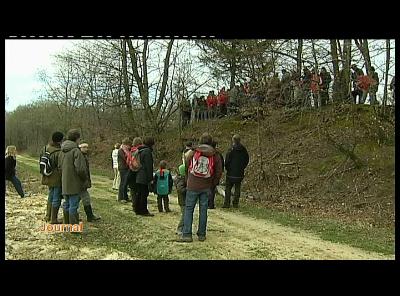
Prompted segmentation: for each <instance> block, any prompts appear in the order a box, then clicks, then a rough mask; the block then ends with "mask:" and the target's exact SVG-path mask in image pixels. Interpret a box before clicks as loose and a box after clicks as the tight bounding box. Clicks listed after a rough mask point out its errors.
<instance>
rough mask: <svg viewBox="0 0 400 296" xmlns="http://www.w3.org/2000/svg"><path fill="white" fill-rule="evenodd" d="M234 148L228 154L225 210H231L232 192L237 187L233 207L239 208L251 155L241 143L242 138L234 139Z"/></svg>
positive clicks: (235, 136)
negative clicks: (241, 190)
mask: <svg viewBox="0 0 400 296" xmlns="http://www.w3.org/2000/svg"><path fill="white" fill-rule="evenodd" d="M232 142H233V143H232V147H231V148H230V149H229V151H228V152H227V153H226V157H225V169H226V182H225V183H226V185H225V201H224V205H223V206H222V207H223V208H229V207H230V204H231V191H232V187H233V186H235V193H234V198H233V202H232V205H233V207H234V208H238V207H239V198H240V186H241V184H242V180H243V178H244V170H245V168H246V167H247V165H248V164H249V154H248V153H247V150H246V147H244V146H243V145H242V144H241V143H240V136H239V135H234V136H233V137H232Z"/></svg>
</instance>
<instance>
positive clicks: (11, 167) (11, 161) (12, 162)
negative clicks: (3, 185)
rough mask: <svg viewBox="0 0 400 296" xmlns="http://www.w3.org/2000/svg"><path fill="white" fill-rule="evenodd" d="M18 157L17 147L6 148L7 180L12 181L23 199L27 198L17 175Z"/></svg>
mask: <svg viewBox="0 0 400 296" xmlns="http://www.w3.org/2000/svg"><path fill="white" fill-rule="evenodd" d="M16 157H17V147H15V146H8V147H7V148H6V160H5V162H6V166H5V176H6V180H8V181H10V182H11V183H12V184H13V185H14V187H15V190H17V192H18V194H19V196H21V198H23V197H25V193H24V190H23V189H22V184H21V181H20V180H19V179H18V178H17V176H16V175H15V167H16V165H17V161H16Z"/></svg>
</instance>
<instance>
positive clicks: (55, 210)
mask: <svg viewBox="0 0 400 296" xmlns="http://www.w3.org/2000/svg"><path fill="white" fill-rule="evenodd" d="M59 209H60V207H51V222H50V224H61V223H60V222H59V221H58V220H57V217H58V210H59Z"/></svg>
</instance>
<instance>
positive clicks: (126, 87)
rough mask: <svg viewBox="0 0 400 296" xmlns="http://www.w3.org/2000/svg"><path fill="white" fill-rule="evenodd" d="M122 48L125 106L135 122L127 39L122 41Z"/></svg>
mask: <svg viewBox="0 0 400 296" xmlns="http://www.w3.org/2000/svg"><path fill="white" fill-rule="evenodd" d="M121 49H122V76H123V86H124V91H125V106H126V111H127V114H128V118H129V120H130V121H131V122H132V123H133V122H134V117H133V111H132V104H131V94H130V90H129V83H128V81H129V79H128V69H127V67H128V65H127V54H126V40H122V41H121Z"/></svg>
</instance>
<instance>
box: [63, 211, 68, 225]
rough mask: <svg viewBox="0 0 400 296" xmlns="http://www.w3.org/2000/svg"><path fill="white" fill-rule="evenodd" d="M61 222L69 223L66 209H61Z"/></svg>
mask: <svg viewBox="0 0 400 296" xmlns="http://www.w3.org/2000/svg"><path fill="white" fill-rule="evenodd" d="M63 223H64V224H69V212H68V211H63Z"/></svg>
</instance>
